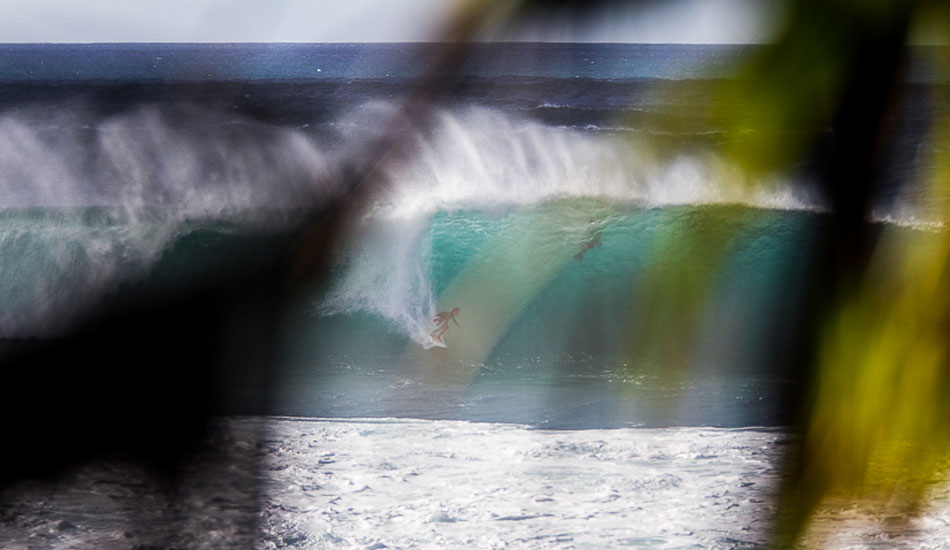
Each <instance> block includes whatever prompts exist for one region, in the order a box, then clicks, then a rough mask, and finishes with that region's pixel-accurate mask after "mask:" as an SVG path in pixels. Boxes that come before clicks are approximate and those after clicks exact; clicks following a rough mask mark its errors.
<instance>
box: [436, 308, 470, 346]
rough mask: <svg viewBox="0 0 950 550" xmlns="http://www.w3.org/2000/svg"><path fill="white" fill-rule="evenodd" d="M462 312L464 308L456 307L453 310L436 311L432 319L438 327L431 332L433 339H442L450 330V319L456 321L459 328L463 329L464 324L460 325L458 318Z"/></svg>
mask: <svg viewBox="0 0 950 550" xmlns="http://www.w3.org/2000/svg"><path fill="white" fill-rule="evenodd" d="M461 312H462V308H460V307H454V308H452V311H440V312H439V313H436V314H435V317H433V318H432V321H433V322H435V325H436V327H437V328H436V329H435V330H433V331H432V332H430V333H429V334H430V336H432V339H433V340H436V341H438V342H441V341H442V336H443V335H444V334H445V333H446V332H448V331H449V320H451V321H452V322H453V323H455V326H457V327H458V328H459V330H462V325H460V324H459V322H458V319H456V317H458V314H459V313H461Z"/></svg>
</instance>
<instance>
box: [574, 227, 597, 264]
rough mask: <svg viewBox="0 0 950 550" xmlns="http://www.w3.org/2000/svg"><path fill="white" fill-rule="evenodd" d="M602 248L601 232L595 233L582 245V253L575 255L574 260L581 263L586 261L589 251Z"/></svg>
mask: <svg viewBox="0 0 950 550" xmlns="http://www.w3.org/2000/svg"><path fill="white" fill-rule="evenodd" d="M595 246H596V247H597V248H600V231H595V232H594V234H593V235H591V237H590V238H588V239H587V240H586V241H584V242H582V243H581V251H580V252H578V253H577V254H575V255H574V259H575V260H577V261H581V260H583V259H584V254H587V251H588V250H593V249H594V247H595Z"/></svg>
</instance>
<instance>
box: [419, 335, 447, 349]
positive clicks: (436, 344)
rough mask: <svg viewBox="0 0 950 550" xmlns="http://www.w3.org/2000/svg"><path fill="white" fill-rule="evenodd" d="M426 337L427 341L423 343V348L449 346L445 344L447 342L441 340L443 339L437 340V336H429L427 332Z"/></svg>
mask: <svg viewBox="0 0 950 550" xmlns="http://www.w3.org/2000/svg"><path fill="white" fill-rule="evenodd" d="M426 338H427V340H426V342H425V343H423V344H422V348H423V349H432V348H447V347H448V346H447V345H445V342H443V341H441V340H436V339H435V338H433V337H431V336H429V335H428V334H426Z"/></svg>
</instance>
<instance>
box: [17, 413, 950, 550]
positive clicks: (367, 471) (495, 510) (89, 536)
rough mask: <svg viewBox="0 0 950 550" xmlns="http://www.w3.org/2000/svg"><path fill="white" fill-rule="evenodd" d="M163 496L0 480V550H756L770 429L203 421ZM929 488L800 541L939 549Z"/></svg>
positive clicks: (131, 483)
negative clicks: (920, 496)
mask: <svg viewBox="0 0 950 550" xmlns="http://www.w3.org/2000/svg"><path fill="white" fill-rule="evenodd" d="M218 428H219V430H218V432H217V433H216V435H215V439H214V445H213V447H212V449H211V450H210V451H209V452H208V454H206V455H201V456H199V457H198V458H197V459H196V460H195V461H194V462H193V463H192V464H191V465H190V466H189V467H188V468H187V469H186V471H185V473H184V477H183V478H182V480H183V483H182V484H181V487H180V488H179V489H176V490H175V491H174V492H166V491H163V490H161V485H160V484H159V483H158V482H157V481H156V480H155V479H154V478H151V477H150V476H148V475H147V474H146V473H145V472H144V471H143V470H141V469H138V468H136V467H132V466H129V465H123V464H121V463H115V462H108V463H98V464H92V465H87V466H86V467H84V468H82V469H79V470H77V471H76V472H75V473H74V474H71V475H69V476H67V477H65V478H63V479H62V480H60V481H59V482H51V483H45V484H44V483H38V482H21V483H20V484H18V485H16V486H14V487H12V488H11V489H10V490H9V491H8V493H7V498H6V500H5V504H6V506H5V508H4V510H3V514H2V516H0V519H2V520H3V521H0V539H2V540H4V541H5V548H11V549H27V548H75V547H95V548H100V549H105V550H108V549H112V548H130V547H152V546H158V547H187V548H222V547H231V548H233V547H241V548H247V547H254V548H262V549H270V548H313V549H323V548H334V549H336V548H340V549H361V550H362V549H366V548H376V549H382V548H407V549H408V548H422V549H425V548H461V547H466V548H476V549H482V548H484V549H496V548H532V549H535V548H536V549H548V548H551V549H553V548H559V549H560V548H564V549H569V548H570V549H574V548H576V549H581V548H586V549H610V548H759V547H762V548H765V547H768V541H769V536H770V534H771V527H772V522H773V520H774V519H775V514H776V513H777V512H776V491H777V489H778V483H779V480H780V478H779V465H780V463H781V458H782V453H783V450H784V446H785V445H786V444H787V442H788V436H787V435H786V434H785V433H784V431H783V430H781V429H771V428H740V429H717V428H702V427H697V428H658V429H644V428H625V429H613V430H601V429H588V430H567V431H558V430H537V429H531V428H529V427H526V426H522V425H516V424H497V423H477V422H464V421H432V420H414V419H393V418H373V419H347V418H337V419H330V418H290V417H237V418H226V419H221V420H220V421H219V424H218ZM946 495H947V490H946V487H944V486H942V485H941V486H940V487H939V488H937V489H935V490H934V492H933V494H932V495H931V498H929V499H928V505H927V506H926V507H925V508H924V509H922V510H921V511H920V512H919V513H918V514H917V515H915V516H913V517H905V518H903V520H902V522H896V521H895V518H894V517H893V515H892V514H888V513H886V511H881V512H880V513H877V514H875V513H873V512H872V513H871V514H870V515H867V514H862V513H861V512H862V509H861V508H859V506H858V505H855V504H845V505H843V506H839V507H836V508H829V509H828V510H822V511H819V513H818V514H817V515H816V520H815V522H814V524H813V527H812V531H811V536H810V538H809V539H808V542H806V544H804V545H803V547H805V548H818V547H821V543H822V541H824V543H825V544H826V545H828V546H826V547H834V548H879V547H886V548H948V543H947V540H950V539H948V535H950V512H948V511H947V509H946V507H945V506H940V503H941V502H943V501H944V499H945V497H946Z"/></svg>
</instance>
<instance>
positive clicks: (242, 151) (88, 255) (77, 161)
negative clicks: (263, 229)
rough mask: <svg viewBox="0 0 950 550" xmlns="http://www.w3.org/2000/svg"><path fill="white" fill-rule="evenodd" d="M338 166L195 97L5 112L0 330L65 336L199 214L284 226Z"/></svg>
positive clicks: (307, 143) (326, 189) (144, 270)
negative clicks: (79, 315)
mask: <svg viewBox="0 0 950 550" xmlns="http://www.w3.org/2000/svg"><path fill="white" fill-rule="evenodd" d="M330 170H331V164H330V163H329V162H328V159H327V157H326V155H325V154H324V153H323V152H322V151H321V150H320V148H319V147H318V146H317V144H316V142H315V141H314V140H313V139H311V138H309V137H307V136H305V135H304V134H302V133H301V132H299V131H296V130H290V129H283V128H278V127H270V126H267V125H264V124H261V123H258V122H255V121H253V120H250V119H247V118H244V117H240V116H227V115H225V114H221V113H215V112H209V111H207V110H202V109H199V108H195V107H189V106H180V107H166V108H159V107H157V106H142V107H139V108H137V109H134V110H131V111H127V112H121V113H116V114H113V115H108V116H99V115H97V114H96V113H95V112H94V111H92V110H90V108H89V107H87V106H81V105H73V106H71V107H70V108H61V109H41V108H38V107H34V108H22V109H13V110H8V111H6V112H4V113H2V114H0V174H2V175H3V179H4V183H5V185H3V186H0V206H2V209H3V210H2V212H0V261H2V262H3V266H4V270H3V275H4V276H3V277H2V280H0V303H2V306H3V307H2V312H0V336H2V337H6V338H10V337H28V336H44V335H51V334H56V333H57V332H59V331H61V330H62V329H63V328H64V327H66V326H68V324H69V322H70V321H71V319H72V316H73V315H74V314H75V313H76V312H78V311H81V310H82V309H83V308H86V307H89V306H93V305H95V304H96V302H97V301H98V299H99V298H100V297H101V296H102V294H103V293H104V292H108V291H109V290H110V289H113V288H115V287H116V285H118V284H121V283H122V282H126V281H130V280H135V279H139V278H142V277H145V276H147V275H148V273H149V271H150V269H151V268H152V266H153V265H154V264H155V262H156V261H157V260H158V259H159V258H160V257H161V256H162V254H163V253H165V252H166V250H167V248H168V246H169V245H170V244H171V243H173V242H174V241H175V240H176V239H178V238H180V237H181V236H182V235H183V234H185V233H187V232H188V231H191V230H192V229H193V228H194V227H196V226H197V225H200V224H201V223H207V222H208V221H211V220H230V221H231V222H233V223H238V224H242V225H247V224H251V225H255V224H260V223H264V224H265V225H267V226H271V225H272V224H274V223H287V222H288V221H290V220H291V219H292V218H293V216H294V214H293V212H292V211H291V209H292V208H294V207H296V206H298V205H301V204H302V205H313V204H318V203H319V201H320V200H322V197H324V196H327V195H329V194H330V193H331V189H332V182H333V179H332V178H331V177H330ZM202 220H204V222H202Z"/></svg>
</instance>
